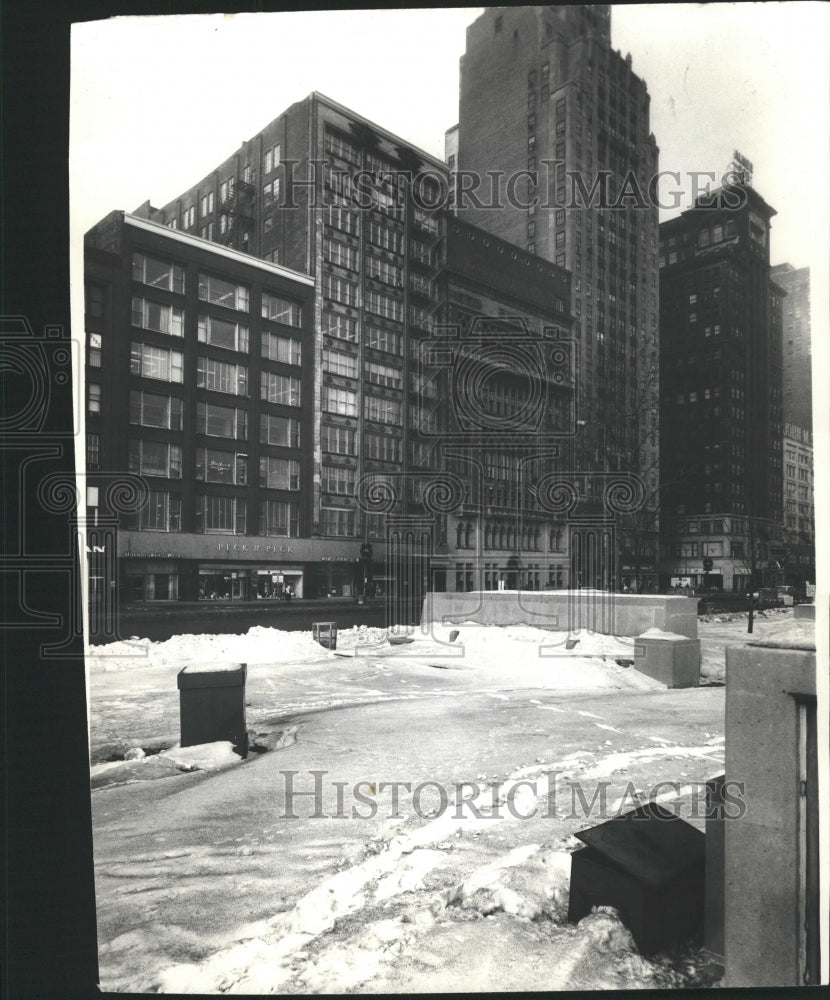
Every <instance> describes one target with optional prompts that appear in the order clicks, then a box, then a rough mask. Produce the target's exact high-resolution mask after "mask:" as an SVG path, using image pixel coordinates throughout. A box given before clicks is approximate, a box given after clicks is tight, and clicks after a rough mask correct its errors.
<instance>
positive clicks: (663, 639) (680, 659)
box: [634, 628, 700, 688]
mask: <svg viewBox="0 0 830 1000" xmlns="http://www.w3.org/2000/svg"><path fill="white" fill-rule="evenodd" d="M634 653H635V657H634V667H635V668H636V669H637V670H639V672H640V673H641V674H645V675H646V676H647V677H653V678H654V680H657V681H660V682H661V683H662V684H665V685H666V687H670V688H686V687H697V686H698V685H699V684H700V639H689V638H688V637H687V636H685V635H677V633H675V632H661V631H660V630H659V629H656V628H655V629H649V630H648V631H647V632H646V633H644V634H643V635H641V636H638V637H637V638H636V639H635V641H634Z"/></svg>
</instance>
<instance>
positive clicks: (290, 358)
mask: <svg viewBox="0 0 830 1000" xmlns="http://www.w3.org/2000/svg"><path fill="white" fill-rule="evenodd" d="M262 356H263V358H268V360H269V361H281V362H282V363H283V364H286V365H298V366H299V365H300V364H302V360H303V345H302V343H301V342H300V341H299V340H295V339H294V338H293V337H281V336H280V335H279V334H277V333H267V332H264V331H263V334H262Z"/></svg>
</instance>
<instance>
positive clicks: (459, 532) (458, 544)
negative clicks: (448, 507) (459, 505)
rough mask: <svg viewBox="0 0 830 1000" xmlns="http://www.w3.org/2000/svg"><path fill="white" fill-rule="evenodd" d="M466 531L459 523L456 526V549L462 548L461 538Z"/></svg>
mask: <svg viewBox="0 0 830 1000" xmlns="http://www.w3.org/2000/svg"><path fill="white" fill-rule="evenodd" d="M463 531H464V525H463V524H462V523H461V522H460V521H459V522H458V524H457V525H456V526H455V547H456V548H457V549H460V548H461V536H462V533H463Z"/></svg>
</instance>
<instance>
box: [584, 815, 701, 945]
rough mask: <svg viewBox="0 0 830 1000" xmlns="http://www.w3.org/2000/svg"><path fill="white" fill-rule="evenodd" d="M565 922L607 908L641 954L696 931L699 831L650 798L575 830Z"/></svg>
mask: <svg viewBox="0 0 830 1000" xmlns="http://www.w3.org/2000/svg"><path fill="white" fill-rule="evenodd" d="M576 836H577V837H579V839H580V840H582V841H583V842H584V843H585V844H586V845H587V846H586V847H584V848H582V849H581V850H579V851H575V852H574V854H573V855H572V856H571V889H570V900H569V904H568V920H569V921H571V922H572V923H576V922H577V921H579V920H581V919H582V918H583V917H585V916H587V915H588V914H589V913H590V912H591V909H592V908H593V907H594V906H613V907H614V908H615V909H616V910H617V911H618V912H619V914H620V918H621V919H622V921H623V923H624V924H625V925H626V927H627V928H628V929H629V930H630V931H631V934H632V936H633V938H634V941H635V942H636V944H637V947H638V948H639V949H640V951H641V952H642V954H644V955H652V954H654V953H655V952H658V951H663V950H665V949H666V948H669V947H670V946H671V945H674V944H678V943H682V942H684V941H685V940H687V939H689V938H692V939H695V940H697V939H699V938H700V937H701V935H702V932H703V901H704V879H705V840H706V838H705V837H704V835H703V834H702V833H701V832H700V831H699V830H696V829H695V828H694V827H693V826H691V825H690V824H689V823H686V822H685V821H684V820H682V819H680V818H678V817H677V816H675V815H674V814H673V813H670V812H668V811H667V810H665V809H663V808H661V807H660V806H658V805H656V804H655V803H648V804H647V805H645V806H642V807H641V808H639V809H635V810H633V811H632V812H629V813H626V814H625V815H623V816H617V817H615V818H614V819H611V820H608V822H606V823H601V824H600V825H599V826H595V827H592V828H591V829H588V830H582V831H580V832H579V833H577V834H576Z"/></svg>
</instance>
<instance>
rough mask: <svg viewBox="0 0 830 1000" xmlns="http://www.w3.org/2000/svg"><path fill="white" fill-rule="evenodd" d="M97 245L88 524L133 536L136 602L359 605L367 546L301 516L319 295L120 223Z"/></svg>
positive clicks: (111, 222)
mask: <svg viewBox="0 0 830 1000" xmlns="http://www.w3.org/2000/svg"><path fill="white" fill-rule="evenodd" d="M85 243H86V245H85V292H86V296H85V299H86V305H85V326H86V338H87V348H86V394H87V398H86V447H87V462H86V470H87V477H88V483H89V484H90V486H89V489H90V491H91V492H90V493H89V495H88V498H87V501H88V504H87V506H88V511H87V515H88V521H89V523H90V525H93V526H94V525H104V524H110V525H112V526H113V527H114V528H115V527H117V529H118V530H117V532H114V533H113V535H112V537H111V538H110V539H108V544H111V545H117V555H118V571H117V572H118V579H117V585H118V586H119V588H120V593H121V596H122V599H123V600H127V601H165V600H170V601H172V600H196V599H217V598H227V599H242V600H246V599H247V600H253V599H257V598H268V597H278V596H280V595H282V594H284V593H285V591H286V590H287V589H288V588H290V589H291V591H292V593H293V594H294V595H296V596H311V595H322V594H325V593H327V592H328V591H329V590H330V589H332V588H337V589H339V590H340V591H341V592H347V593H348V592H350V589H351V588H353V587H355V586H356V585H357V583H358V582H359V577H360V575H361V569H360V563H361V559H360V553H359V544H355V542H354V541H348V542H347V541H341V542H338V541H335V540H333V539H325V540H324V539H323V538H321V537H320V536H319V532H317V531H316V530H315V525H314V523H313V521H312V518H311V511H310V509H309V508H308V506H307V504H305V503H304V502H303V501H304V498H305V497H307V496H309V495H310V493H311V490H312V482H313V476H314V471H315V470H314V466H313V464H312V461H311V456H312V449H313V428H314V421H313V420H312V418H311V414H312V413H313V404H312V400H313V392H312V386H313V377H314V368H315V365H314V357H313V353H312V343H313V338H312V336H311V329H312V323H313V319H314V316H313V313H314V294H313V293H314V289H313V282H312V281H311V280H310V279H309V278H308V277H307V276H306V275H302V274H299V273H297V272H294V271H290V270H289V269H287V268H285V267H282V266H280V265H275V264H272V263H266V262H264V261H258V260H256V259H254V258H251V257H249V256H246V255H244V254H241V253H239V252H237V251H235V250H230V249H227V248H225V247H221V246H216V245H211V244H209V243H207V242H205V241H204V240H201V239H199V238H194V237H192V236H189V235H186V234H184V233H180V232H174V231H171V230H170V229H168V228H166V227H163V226H160V225H158V224H157V223H154V222H150V221H147V220H146V219H141V218H138V217H135V216H131V215H128V214H125V213H123V212H114V213H112V214H111V215H109V216H107V217H106V218H105V219H104V220H102V221H101V222H100V223H99V224H98V225H97V226H96V227H94V228H93V229H92V230H91V231H90V232H89V233H88V234H87V237H86V241H85ZM119 477H122V478H123V483H122V488H121V489H119V488H118V485H117V484H118V482H119ZM130 493H132V494H133V496H132V501H133V504H132V507H130V506H129V503H126V507H125V502H126V501H125V497H127V498H128V499H129V494H130ZM116 536H117V537H116ZM102 547H103V546H101V545H99V546H98V548H102ZM99 554H100V553H99ZM380 554H381V555H382V553H380ZM92 576H93V578H94V577H96V576H98V577H99V579H98V580H94V581H93V584H92V588H91V590H92V595H93V596H94V594H95V593H96V592H97V591H98V590H99V589H100V588H101V587H106V586H107V585H109V583H110V581H107V580H104V579H103V577H102V574H96V573H95V572H93V573H92Z"/></svg>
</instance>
